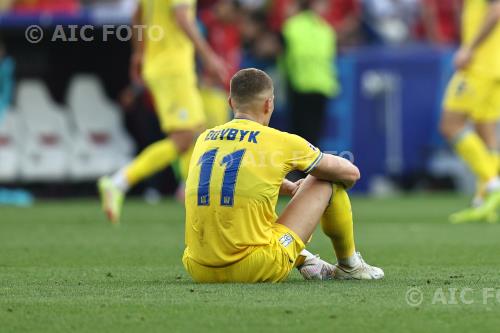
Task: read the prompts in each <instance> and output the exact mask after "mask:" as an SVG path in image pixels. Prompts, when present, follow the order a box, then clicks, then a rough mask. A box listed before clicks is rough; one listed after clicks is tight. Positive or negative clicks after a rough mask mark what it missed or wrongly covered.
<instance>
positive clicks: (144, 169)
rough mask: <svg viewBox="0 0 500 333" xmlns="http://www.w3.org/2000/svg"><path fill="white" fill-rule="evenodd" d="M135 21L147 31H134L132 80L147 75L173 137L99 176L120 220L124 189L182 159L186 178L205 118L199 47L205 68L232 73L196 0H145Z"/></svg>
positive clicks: (109, 210)
mask: <svg viewBox="0 0 500 333" xmlns="http://www.w3.org/2000/svg"><path fill="white" fill-rule="evenodd" d="M133 24H134V25H135V26H145V29H144V31H143V33H142V36H141V35H139V34H138V33H137V32H138V30H137V29H133V31H134V32H135V33H136V36H134V39H133V41H134V43H133V54H132V56H131V66H130V75H131V79H132V81H133V83H134V84H136V85H142V84H143V79H144V81H145V83H146V85H147V87H148V88H149V90H150V91H151V93H152V95H153V97H154V100H155V107H156V111H157V114H158V117H159V119H160V124H161V127H162V130H163V131H164V132H165V133H166V134H167V135H168V137H167V138H166V139H164V140H161V141H159V142H156V143H154V144H152V145H151V146H149V147H148V148H146V149H145V150H144V151H143V152H142V153H141V154H140V155H139V156H138V157H137V158H136V159H135V160H134V161H133V162H132V163H130V164H129V165H127V166H125V167H124V168H123V169H121V170H119V171H118V172H117V173H116V174H114V175H113V176H112V177H102V178H101V179H100V180H99V182H98V188H99V191H100V194H101V200H102V205H103V210H104V211H105V212H106V215H107V216H108V218H109V220H110V221H111V222H113V223H117V222H119V220H120V215H121V209H122V205H123V199H124V195H125V193H126V192H127V191H128V190H129V189H130V188H131V187H133V186H134V185H136V184H137V183H139V182H140V181H142V180H144V179H145V178H147V177H149V176H151V175H152V174H154V173H156V172H158V171H160V170H162V169H164V168H166V167H167V166H169V165H171V164H172V163H173V162H175V161H176V160H178V159H179V164H180V172H181V174H182V175H183V177H187V168H188V165H189V160H190V157H191V148H192V146H193V142H194V140H195V139H196V137H197V135H198V133H199V132H200V131H201V130H202V129H203V127H204V126H205V122H206V118H205V114H204V112H203V107H202V101H201V97H200V93H199V91H198V87H197V80H196V72H195V51H196V52H197V53H198V55H199V56H200V59H201V61H202V62H203V66H204V68H205V69H206V70H207V71H208V72H210V73H212V75H214V77H216V78H217V79H218V80H220V81H221V82H223V81H224V79H225V78H227V75H228V74H227V70H226V67H225V65H224V64H223V62H222V60H221V59H220V58H219V57H218V56H217V55H216V54H215V53H214V51H213V50H212V48H211V47H210V46H209V45H208V43H207V42H206V41H205V40H204V38H203V37H202V35H201V33H200V31H199V30H198V27H197V23H196V1H195V0H142V1H141V2H140V4H139V6H138V8H137V11H136V13H135V15H134V18H133ZM159 29H160V30H161V31H160V32H158V30H159ZM159 34H160V37H161V38H158V36H159Z"/></svg>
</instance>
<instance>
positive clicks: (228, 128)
mask: <svg viewBox="0 0 500 333" xmlns="http://www.w3.org/2000/svg"><path fill="white" fill-rule="evenodd" d="M229 103H230V105H231V108H232V109H233V111H234V116H235V117H234V118H235V119H234V120H232V121H230V122H228V123H226V124H224V125H221V126H218V127H215V128H212V129H209V130H206V131H205V132H204V133H203V134H202V135H200V136H199V138H198V140H197V142H196V145H195V148H194V152H193V158H192V159H191V164H190V167H189V175H188V179H187V183H186V249H185V252H184V257H183V263H184V266H185V268H186V270H187V271H188V272H189V274H190V275H191V276H192V278H193V279H194V280H195V281H197V282H278V281H283V280H285V279H286V278H287V277H288V275H289V273H290V272H291V270H292V269H293V268H294V267H297V268H298V269H299V271H300V273H301V274H302V275H303V276H304V277H305V278H306V279H315V280H327V279H359V280H372V279H381V278H383V277H384V272H383V271H382V270H381V269H380V268H377V267H373V266H370V265H368V264H367V263H365V262H364V260H363V259H362V257H361V255H360V254H359V253H357V252H356V248H355V245H354V235H353V221H352V212H351V205H350V201H349V197H348V195H347V192H346V190H347V189H349V188H351V187H352V186H354V184H355V183H356V181H357V180H358V179H359V177H360V175H359V171H358V169H357V168H356V167H355V166H354V165H353V164H351V163H350V162H349V161H347V160H345V159H342V158H339V157H336V156H333V155H328V154H323V153H321V151H319V150H318V149H317V148H316V147H314V146H312V145H311V144H309V143H308V142H307V141H306V140H304V139H303V138H301V137H299V136H297V135H292V134H289V133H285V132H281V131H278V130H276V129H273V128H270V127H268V124H269V120H270V119H271V115H272V113H273V109H274V89H273V82H272V80H271V78H270V77H269V76H268V75H267V74H266V73H264V72H262V71H260V70H257V69H244V70H241V71H239V72H238V73H236V75H235V76H234V77H233V78H232V80H231V93H230V99H229ZM293 170H300V171H303V172H305V173H308V174H309V175H308V176H307V177H306V178H305V179H304V180H303V181H299V182H297V183H292V182H290V181H288V180H286V179H285V176H286V175H287V174H288V173H289V172H290V171H293ZM280 193H281V194H288V195H291V196H292V199H291V201H290V203H289V204H288V206H287V207H286V208H285V210H284V211H283V213H282V214H281V216H280V217H277V216H276V213H275V208H276V203H277V200H278V195H279V194H280ZM320 221H321V226H322V229H323V231H324V232H325V234H326V235H327V236H328V237H329V238H330V239H331V240H332V243H333V248H334V250H335V254H336V256H337V259H338V263H337V264H336V265H331V264H329V263H327V262H325V261H323V260H321V259H320V258H319V257H316V256H313V255H312V254H311V253H309V252H307V251H306V250H305V249H304V248H305V244H306V243H307V242H308V241H309V240H310V239H311V236H312V234H313V232H314V230H315V229H316V227H317V225H318V224H319V223H320Z"/></svg>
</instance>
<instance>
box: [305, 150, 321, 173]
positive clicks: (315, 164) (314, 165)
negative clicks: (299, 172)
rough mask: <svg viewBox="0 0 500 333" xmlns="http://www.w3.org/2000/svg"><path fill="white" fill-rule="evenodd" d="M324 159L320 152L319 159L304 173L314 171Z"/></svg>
mask: <svg viewBox="0 0 500 333" xmlns="http://www.w3.org/2000/svg"><path fill="white" fill-rule="evenodd" d="M322 158H323V153H321V152H320V153H319V155H318V157H316V159H315V160H314V162H312V164H311V165H310V166H309V167H308V168H307V169H306V170H305V171H304V172H305V173H309V172H311V171H313V169H314V168H315V167H316V166H317V165H318V163H319V162H320V161H321V159H322Z"/></svg>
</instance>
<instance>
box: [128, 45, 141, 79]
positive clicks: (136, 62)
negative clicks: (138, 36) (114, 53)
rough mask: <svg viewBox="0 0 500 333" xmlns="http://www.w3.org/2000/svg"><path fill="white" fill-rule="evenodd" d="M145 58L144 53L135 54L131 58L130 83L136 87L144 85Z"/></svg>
mask: <svg viewBox="0 0 500 333" xmlns="http://www.w3.org/2000/svg"><path fill="white" fill-rule="evenodd" d="M143 59H144V56H143V54H142V52H134V53H133V54H132V56H131V58H130V69H129V75H130V81H132V84H134V85H143V84H144V81H143V80H142V63H143Z"/></svg>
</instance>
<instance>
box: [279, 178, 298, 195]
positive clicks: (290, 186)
mask: <svg viewBox="0 0 500 333" xmlns="http://www.w3.org/2000/svg"><path fill="white" fill-rule="evenodd" d="M303 181H304V179H299V180H298V181H296V182H295V183H293V182H291V181H289V180H288V179H285V180H283V184H281V188H280V194H282V195H288V196H290V197H293V196H294V195H295V193H297V191H298V190H299V188H300V185H301V184H302V182H303Z"/></svg>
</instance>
